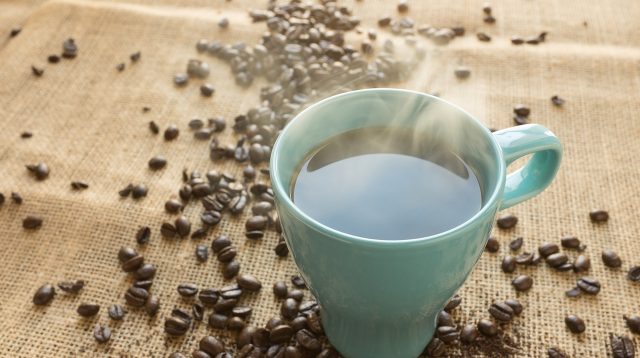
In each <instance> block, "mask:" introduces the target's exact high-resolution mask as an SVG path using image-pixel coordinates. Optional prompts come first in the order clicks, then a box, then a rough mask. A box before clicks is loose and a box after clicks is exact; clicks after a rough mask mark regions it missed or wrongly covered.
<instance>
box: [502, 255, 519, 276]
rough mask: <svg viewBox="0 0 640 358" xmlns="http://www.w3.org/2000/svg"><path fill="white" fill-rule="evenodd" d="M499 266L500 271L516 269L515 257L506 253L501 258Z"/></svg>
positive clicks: (507, 271)
mask: <svg viewBox="0 0 640 358" xmlns="http://www.w3.org/2000/svg"><path fill="white" fill-rule="evenodd" d="M501 267H502V271H504V272H506V273H511V272H514V271H515V270H516V259H515V257H513V256H511V255H506V256H505V257H504V258H503V259H502V265H501Z"/></svg>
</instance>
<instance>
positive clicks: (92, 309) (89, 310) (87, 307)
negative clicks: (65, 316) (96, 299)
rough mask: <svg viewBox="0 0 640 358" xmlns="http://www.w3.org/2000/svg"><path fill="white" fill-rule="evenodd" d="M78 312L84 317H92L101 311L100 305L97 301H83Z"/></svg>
mask: <svg viewBox="0 0 640 358" xmlns="http://www.w3.org/2000/svg"><path fill="white" fill-rule="evenodd" d="M76 312H78V314H79V315H80V316H82V317H92V316H95V315H97V314H98V312H100V305H98V304H95V303H81V304H80V305H79V306H78V309H76Z"/></svg>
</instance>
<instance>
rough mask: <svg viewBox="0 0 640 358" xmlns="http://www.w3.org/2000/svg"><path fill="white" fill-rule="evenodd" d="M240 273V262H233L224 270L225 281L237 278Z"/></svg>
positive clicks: (225, 266)
mask: <svg viewBox="0 0 640 358" xmlns="http://www.w3.org/2000/svg"><path fill="white" fill-rule="evenodd" d="M239 272H240V263H238V261H235V260H232V261H231V262H228V263H226V264H225V265H224V268H223V269H222V277H223V278H224V279H225V280H230V279H232V278H234V277H236V276H238V273H239Z"/></svg>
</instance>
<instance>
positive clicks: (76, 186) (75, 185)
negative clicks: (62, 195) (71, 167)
mask: <svg viewBox="0 0 640 358" xmlns="http://www.w3.org/2000/svg"><path fill="white" fill-rule="evenodd" d="M88 188H89V184H87V183H86V182H83V181H72V182H71V189H73V190H84V189H88Z"/></svg>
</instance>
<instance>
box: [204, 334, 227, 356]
mask: <svg viewBox="0 0 640 358" xmlns="http://www.w3.org/2000/svg"><path fill="white" fill-rule="evenodd" d="M198 347H199V348H200V350H201V351H204V352H207V353H208V354H209V355H211V357H215V356H216V355H218V354H220V353H222V352H224V344H222V342H220V341H219V340H218V339H217V338H215V337H213V336H205V337H203V338H202V339H201V340H200V342H199V343H198Z"/></svg>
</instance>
